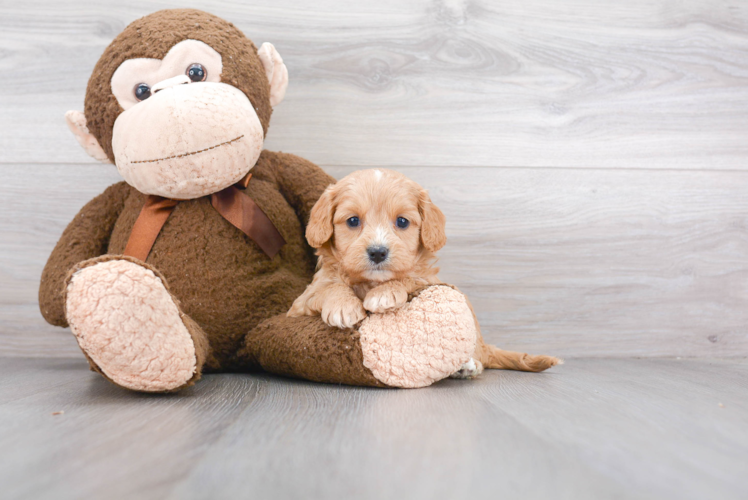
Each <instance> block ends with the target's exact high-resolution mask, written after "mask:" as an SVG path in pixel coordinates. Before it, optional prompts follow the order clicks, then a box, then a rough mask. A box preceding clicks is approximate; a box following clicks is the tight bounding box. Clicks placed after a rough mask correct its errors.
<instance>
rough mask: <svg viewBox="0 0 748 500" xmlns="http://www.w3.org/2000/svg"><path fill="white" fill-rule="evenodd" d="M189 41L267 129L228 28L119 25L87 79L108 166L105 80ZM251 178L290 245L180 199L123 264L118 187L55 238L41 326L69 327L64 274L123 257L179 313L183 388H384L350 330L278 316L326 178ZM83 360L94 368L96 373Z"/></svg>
mask: <svg viewBox="0 0 748 500" xmlns="http://www.w3.org/2000/svg"><path fill="white" fill-rule="evenodd" d="M186 39H194V40H200V41H202V42H205V43H207V44H208V45H210V46H211V47H213V48H214V49H215V50H216V51H218V53H219V54H221V56H222V64H223V73H222V75H221V82H223V83H227V84H230V85H233V86H234V87H236V88H237V89H239V90H241V91H243V92H244V93H245V94H246V95H247V97H248V98H249V100H250V102H251V103H252V105H253V107H254V108H255V110H256V112H257V115H258V117H259V119H260V122H261V124H262V128H263V131H264V132H265V133H266V132H267V128H268V125H269V120H270V115H271V113H272V108H271V106H270V101H269V90H270V86H269V83H268V80H267V75H266V73H265V70H264V67H263V65H262V63H261V61H260V60H259V57H258V55H257V49H256V47H255V45H254V44H253V43H252V42H251V41H250V40H248V39H247V38H246V37H244V35H243V34H242V33H241V32H240V31H239V30H238V29H236V28H235V27H234V26H233V25H232V24H231V23H229V22H226V21H224V20H222V19H219V18H217V17H215V16H212V15H210V14H206V13H204V12H200V11H195V10H171V11H161V12H157V13H155V14H151V15H150V16H147V17H145V18H142V19H139V20H137V21H135V22H133V23H132V24H131V25H129V26H128V27H127V28H125V30H124V31H123V32H122V34H120V35H119V36H118V37H117V38H116V39H115V40H114V41H113V42H112V44H111V45H110V46H109V47H108V48H107V49H106V50H105V52H104V54H103V55H102V57H101V59H100V60H99V62H98V64H97V65H96V68H95V70H94V72H93V74H92V76H91V79H90V81H89V85H88V89H87V93H86V103H85V106H86V108H85V115H86V120H87V126H88V129H89V130H90V132H91V134H92V135H93V136H94V137H95V138H96V139H97V140H98V142H99V144H100V146H101V147H102V149H103V150H104V151H105V153H106V154H107V156H108V157H109V158H110V159H112V160H113V159H114V156H113V152H112V144H111V142H112V128H113V125H114V122H115V120H116V119H117V116H118V115H119V114H120V113H122V111H123V110H122V108H121V107H120V105H119V103H118V102H117V100H116V98H115V97H114V96H113V95H112V90H111V85H110V81H111V77H112V74H113V73H114V71H115V70H116V69H117V67H118V66H119V65H120V64H121V63H122V62H123V61H125V60H127V59H131V58H140V57H146V58H161V57H163V56H164V55H165V54H166V53H167V52H168V50H169V49H170V48H171V47H172V46H173V45H175V44H176V43H179V42H181V41H183V40H186ZM252 174H253V176H252V180H251V182H250V184H249V187H248V189H247V191H246V193H247V195H249V196H250V197H251V198H252V199H253V200H254V201H255V202H256V203H257V205H258V206H259V207H260V208H261V209H262V210H263V211H264V212H265V213H266V214H267V216H268V217H269V218H270V220H271V221H272V222H273V224H274V225H275V227H276V228H277V229H278V231H279V232H280V233H281V235H282V236H283V238H284V239H285V241H286V245H285V246H283V247H282V249H281V251H280V253H279V254H278V255H276V256H275V257H274V258H273V259H269V258H268V257H267V255H266V254H265V253H264V252H263V251H262V250H261V249H260V248H259V247H258V246H257V244H256V243H255V242H254V241H252V240H251V239H250V238H248V237H247V236H245V234H244V233H242V232H241V231H240V230H239V229H237V228H236V227H234V226H233V225H231V223H229V222H228V221H227V220H226V219H224V218H223V217H222V216H221V215H220V214H219V213H218V212H217V211H216V210H215V209H214V208H213V207H212V205H211V203H210V197H209V196H204V197H202V198H196V199H191V200H185V201H180V202H179V204H178V205H177V206H176V207H175V209H174V210H173V212H172V213H171V215H170V216H169V218H168V220H167V221H166V223H165V225H164V226H163V228H162V229H161V231H160V233H159V235H158V237H157V239H156V241H155V243H154V245H153V247H152V250H151V252H150V254H149V255H148V257H147V259H146V261H145V262H141V261H138V260H137V259H133V258H129V257H123V256H122V255H121V254H122V253H123V251H124V249H125V246H126V244H127V241H128V238H129V236H130V233H131V230H132V227H133V225H134V223H135V220H136V219H137V217H138V214H139V213H140V210H141V208H142V207H143V205H144V202H145V195H143V194H142V193H140V192H138V191H137V190H136V189H135V188H133V187H131V186H130V185H128V184H126V183H124V182H120V183H118V184H115V185H113V186H111V187H109V188H108V189H107V190H106V191H104V193H102V194H101V195H99V196H98V197H96V198H95V199H93V200H92V201H91V202H89V203H88V204H86V205H85V206H84V207H83V209H81V211H80V212H79V213H78V215H76V217H75V218H74V219H73V221H72V222H71V223H70V224H69V225H68V227H67V228H66V229H65V231H64V233H63V234H62V236H61V238H60V240H59V242H58V243H57V245H56V247H55V249H54V250H53V252H52V255H51V256H50V258H49V260H48V262H47V265H46V266H45V268H44V271H43V274H42V279H41V284H40V289H39V305H40V309H41V311H42V314H43V315H44V317H45V318H46V319H47V321H49V322H50V323H52V324H54V325H59V326H66V325H67V319H66V311H65V306H66V298H65V293H66V282H67V281H66V280H68V279H69V278H70V277H71V275H72V273H73V272H75V271H76V270H78V269H82V268H85V267H88V266H90V267H91V269H84V270H83V271H81V272H86V271H91V270H95V269H96V267H94V266H96V265H97V264H100V263H101V262H103V261H105V260H111V259H126V260H129V261H131V262H135V263H136V264H138V265H142V266H144V267H146V268H148V269H150V270H152V271H153V272H154V273H155V275H156V276H157V277H158V278H159V279H160V280H161V281H162V282H163V283H164V285H165V287H166V290H167V292H168V294H169V296H170V297H171V298H172V300H173V302H174V304H175V305H176V306H177V308H178V310H179V318H180V319H181V320H182V322H183V323H184V325H185V327H186V329H187V331H188V333H189V334H190V337H191V339H192V342H193V344H194V347H195V357H196V364H197V367H196V371H195V373H194V376H193V377H192V379H191V380H189V381H188V382H187V385H189V384H191V383H194V382H195V381H196V380H197V379H198V378H199V377H200V374H201V373H202V371H203V370H248V369H254V368H265V369H267V370H269V371H273V372H275V373H280V374H285V375H289V376H295V377H303V378H307V379H310V380H316V381H321V382H335V383H346V384H358V385H370V386H382V385H384V384H383V383H382V382H381V381H380V380H378V379H377V378H375V377H374V375H373V374H372V372H371V371H370V370H369V369H368V368H366V367H365V366H364V361H363V360H364V358H365V357H366V354H365V353H364V351H363V349H362V345H361V341H360V337H359V333H358V332H357V331H355V330H340V329H337V328H333V327H329V326H327V325H325V324H324V323H323V322H322V321H321V320H320V319H319V318H310V317H304V318H288V317H286V315H285V311H287V310H288V309H289V307H290V306H291V303H292V302H293V300H294V299H295V298H296V297H297V296H298V295H299V294H301V293H302V292H303V290H304V289H305V287H306V286H307V285H308V284H309V282H310V281H311V278H312V275H313V272H314V265H315V257H314V254H313V251H312V249H311V248H310V246H309V245H308V244H307V242H306V240H305V227H306V225H307V223H308V221H309V218H310V214H311V212H312V207H313V206H314V204H315V202H316V201H317V200H318V199H319V197H320V195H322V193H323V191H324V190H325V188H326V187H327V186H328V185H330V184H332V183H333V182H334V179H333V178H331V177H330V176H328V175H327V174H325V173H324V172H323V171H322V170H321V169H320V168H319V167H317V166H316V165H314V164H312V163H310V162H308V161H306V160H303V159H301V158H298V157H296V156H293V155H289V154H283V153H272V152H268V151H263V152H262V154H261V155H260V158H259V160H258V161H257V163H256V165H255V166H254V168H253V169H252ZM442 236H443V235H442ZM431 237H433V238H435V239H434V240H433V241H432V242H427V239H428V237H426V238H424V239H423V243H424V246H425V247H426V248H429V246H430V245H432V244H433V245H437V244H438V241H439V234H437V233H434V234H432V235H431ZM429 241H431V240H429ZM442 244H443V243H442ZM438 246H440V245H438ZM432 251H433V249H432ZM167 300H168V299H167ZM73 304H75V303H74V302H73ZM71 307H75V305H73V306H71ZM92 307H93V306H92ZM79 310H81V309H76V311H79ZM101 311H103V312H104V313H111V315H110V316H109V317H108V319H111V318H116V316H115V313H116V312H117V311H116V308H115V309H113V310H108V309H106V308H105V309H103V310H98V311H97V312H101ZM471 345H472V344H471ZM84 354H85V355H86V357H87V358H89V361H90V363H91V366H92V368H93V369H95V370H97V371H100V372H102V371H103V370H102V369H100V367H98V366H96V363H95V362H94V361H93V360H91V358H90V356H89V354H88V353H85V352H84ZM494 357H495V356H494ZM443 375H444V376H447V375H449V373H444V374H443ZM182 387H184V385H183V386H182ZM179 388H180V387H173V388H172V389H179Z"/></svg>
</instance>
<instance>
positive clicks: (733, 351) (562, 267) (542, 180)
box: [0, 165, 748, 357]
mask: <svg viewBox="0 0 748 500" xmlns="http://www.w3.org/2000/svg"><path fill="white" fill-rule="evenodd" d="M5 168H6V172H8V174H9V175H8V180H7V181H6V185H5V187H6V188H7V189H8V190H9V191H10V193H12V194H10V193H9V195H8V196H2V197H0V210H2V212H3V213H4V214H6V217H4V218H2V219H0V233H2V234H4V235H7V237H6V238H3V239H2V240H0V277H2V281H3V283H4V285H5V286H3V287H2V289H0V320H2V323H3V324H4V326H3V330H2V333H1V334H0V352H2V353H3V354H4V355H15V356H30V355H40V356H65V357H66V356H80V354H79V353H78V350H77V347H76V345H75V343H74V341H73V339H72V338H70V336H69V335H67V334H65V333H63V330H60V329H56V328H52V327H49V326H47V325H45V324H44V322H43V320H42V318H41V316H40V314H39V311H38V306H37V302H36V301H37V288H38V279H39V276H40V275H41V270H42V267H43V265H44V263H45V261H46V258H47V256H48V255H49V252H50V251H51V249H52V248H53V246H54V244H55V243H56V241H57V238H58V237H59V234H60V233H61V232H62V230H63V229H64V227H65V226H66V225H67V223H68V222H69V221H70V220H71V219H72V217H73V215H74V214H75V212H76V211H77V210H78V208H79V207H80V206H81V205H82V204H84V203H85V202H86V201H88V199H90V198H92V197H93V196H95V195H96V194H98V193H99V192H101V191H102V190H103V189H104V187H105V186H106V185H107V184H108V183H111V182H115V181H117V180H119V179H118V177H117V174H116V170H115V169H114V167H112V166H95V165H85V166H73V165H64V166H49V165H20V166H14V167H8V166H6V167H5ZM353 169H354V168H353V167H349V168H340V167H336V168H328V171H329V172H330V173H331V174H332V175H334V176H336V177H342V176H344V175H345V174H347V173H348V172H350V171H352V170H353ZM400 170H401V171H402V172H403V173H405V174H406V175H408V176H409V177H411V178H413V179H414V180H416V181H417V182H420V183H421V184H422V185H424V186H427V187H428V188H430V191H431V195H432V199H433V200H434V202H435V203H436V204H437V205H438V206H439V207H440V208H441V209H442V210H443V211H444V212H445V213H446V214H447V236H448V243H447V246H446V247H445V248H444V249H443V250H442V251H441V252H440V253H439V255H440V262H439V266H440V268H441V270H442V271H441V273H440V277H441V278H442V279H443V280H445V281H447V282H449V283H453V284H455V285H457V286H458V287H460V289H462V290H463V291H464V292H465V293H466V294H467V295H468V297H469V298H470V299H471V301H472V303H473V305H474V306H475V309H476V312H477V314H478V319H479V320H480V322H481V325H482V328H483V334H484V337H485V338H486V339H487V340H488V341H490V342H493V343H495V344H497V345H500V346H502V347H504V348H507V349H514V350H522V351H526V352H536V353H548V354H555V355H560V356H704V357H709V356H742V357H745V356H748V335H746V324H748V308H747V307H744V304H745V303H746V300H748V288H746V280H747V279H748V260H747V259H746V256H747V255H748V218H747V216H746V214H748V197H746V196H745V193H746V192H748V173H743V172H699V171H669V170H658V171H641V170H586V169H578V170H572V169H492V168H483V169H481V168H463V169H459V170H451V169H438V168H437V169H435V168H417V167H413V168H405V169H400ZM46 200H53V203H47V202H46Z"/></svg>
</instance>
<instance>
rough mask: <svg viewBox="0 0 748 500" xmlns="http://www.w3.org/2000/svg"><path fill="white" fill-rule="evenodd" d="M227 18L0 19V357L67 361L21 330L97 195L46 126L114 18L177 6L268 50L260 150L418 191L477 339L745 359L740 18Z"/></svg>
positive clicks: (747, 22)
mask: <svg viewBox="0 0 748 500" xmlns="http://www.w3.org/2000/svg"><path fill="white" fill-rule="evenodd" d="M127 4H129V5H127ZM248 4H251V5H248ZM248 4H244V3H238V2H225V1H218V0H203V1H200V2H197V1H192V0H180V1H179V2H163V1H151V2H147V3H143V2H123V1H112V0H107V1H101V2H95V3H94V2H89V1H83V0H66V1H65V2H54V1H52V0H46V1H24V2H14V1H10V0H2V1H0V169H1V170H0V171H1V172H2V176H1V177H0V214H1V215H0V355H11V356H21V355H40V356H63V357H65V356H78V355H79V354H78V353H77V351H76V346H75V344H74V342H73V341H72V338H71V336H70V335H69V334H68V333H67V332H66V331H64V330H60V329H54V328H52V327H49V326H47V325H46V324H45V323H44V322H43V320H42V319H41V316H40V314H39V312H38V307H37V303H36V292H37V286H38V279H39V275H40V273H41V269H42V267H43V265H44V262H45V260H46V258H47V256H48V254H49V252H50V250H51V249H52V247H53V246H54V243H55V241H56V239H57V237H58V236H59V234H60V233H61V231H62V230H63V228H64V227H65V225H66V224H67V223H68V222H69V220H70V219H71V218H72V216H73V215H74V214H75V212H76V211H77V210H78V209H79V208H80V207H81V206H82V205H83V204H84V203H85V202H86V201H87V200H89V199H90V198H91V197H93V196H94V195H96V194H97V193H99V192H100V191H101V190H102V189H103V188H104V187H106V186H107V185H109V184H111V183H113V182H116V181H117V180H119V178H118V175H117V173H116V170H115V169H114V168H113V167H112V166H103V165H98V164H96V163H95V162H94V161H93V160H91V159H90V158H88V157H87V156H86V155H85V153H84V152H83V151H82V150H81V149H80V148H79V147H78V145H77V143H76V141H75V140H74V139H73V137H72V135H71V134H70V133H69V132H68V130H67V129H66V127H65V124H64V120H63V114H64V112H65V111H66V110H68V109H82V105H83V95H84V91H85V87H86V82H87V79H88V76H89V74H90V72H91V70H92V68H93V65H94V64H95V62H96V61H97V59H98V57H99V56H100V54H101V52H102V51H103V49H104V48H105V47H106V45H108V43H109V42H110V41H111V40H112V38H113V37H114V36H115V35H116V34H117V33H118V32H120V31H121V30H122V29H123V28H124V27H125V26H126V25H127V24H128V23H129V22H130V21H132V20H134V19H136V18H138V17H140V16H142V15H145V14H147V13H149V12H152V11H155V10H158V9H161V8H170V7H196V8H202V9H204V10H208V11H210V12H213V13H215V14H217V15H220V16H222V17H224V18H226V19H228V20H230V21H232V22H234V23H235V24H236V25H237V26H239V27H240V28H241V29H242V30H243V31H244V32H245V33H246V34H247V35H248V36H249V37H250V38H252V39H253V40H254V41H255V42H257V43H258V44H259V43H261V42H264V41H270V42H273V43H274V44H275V45H276V47H277V48H278V50H279V51H280V53H281V54H282V55H283V57H284V59H285V61H286V64H287V66H288V69H289V73H290V78H291V81H290V86H289V91H288V94H287V96H286V100H285V101H284V102H283V103H282V104H281V105H280V106H279V107H278V108H277V110H276V112H275V114H274V116H273V121H272V125H271V130H270V133H269V136H268V140H267V143H266V147H267V148H268V149H271V150H283V151H287V152H292V153H295V154H298V155H300V156H303V157H305V158H308V159H310V160H312V161H314V162H316V163H318V164H319V165H321V166H322V167H323V168H325V169H326V170H327V171H328V172H330V173H331V174H333V175H335V176H336V177H341V176H343V175H345V174H346V173H348V172H350V171H353V170H356V169H360V168H369V167H385V168H393V169H396V170H399V171H402V172H403V173H405V174H406V175H409V176H411V177H412V178H414V179H415V180H416V181H418V182H420V183H421V184H422V185H424V186H425V187H427V188H428V189H430V191H431V193H432V198H433V199H434V201H435V202H436V203H437V204H438V205H439V206H440V207H441V208H442V209H443V211H444V212H445V213H446V214H447V217H448V236H449V243H448V245H447V247H446V248H445V249H444V250H443V251H442V252H441V267H442V275H441V276H442V278H443V279H445V280H446V281H449V282H452V283H454V284H456V285H458V286H460V287H461V288H462V289H463V290H464V291H465V292H466V293H467V294H468V295H469V296H470V298H471V300H472V301H473V303H474V305H475V307H476V310H477V312H478V316H479V319H480V320H481V323H482V325H483V328H484V335H485V337H486V338H487V339H489V340H490V341H492V342H495V343H497V344H500V345H501V346H503V347H505V348H512V349H518V350H528V351H533V352H546V353H553V354H558V355H562V356H706V357H708V356H743V357H744V356H748V304H747V300H748V217H747V214H748V172H746V170H747V169H748V165H746V163H747V161H746V160H748V140H747V139H748V2H745V1H743V0H733V1H730V0H679V1H675V0H647V1H643V0H631V1H626V2H620V1H618V0H616V1H612V0H608V1H600V0H566V1H563V2H560V1H556V0H523V1H501V2H499V1H491V0H475V1H472V0H471V1H462V0H444V1H438V0H409V1H407V2H406V1H402V0H366V1H357V2H348V1H342V0H340V1H334V0H319V1H315V2H304V1H300V0H255V1H253V2H249V3H248Z"/></svg>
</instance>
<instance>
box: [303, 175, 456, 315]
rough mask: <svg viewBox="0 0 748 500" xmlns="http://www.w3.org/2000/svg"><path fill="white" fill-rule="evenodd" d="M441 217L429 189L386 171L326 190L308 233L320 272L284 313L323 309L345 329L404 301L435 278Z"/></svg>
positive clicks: (443, 238)
mask: <svg viewBox="0 0 748 500" xmlns="http://www.w3.org/2000/svg"><path fill="white" fill-rule="evenodd" d="M444 223H445V219H444V214H443V213H442V212H441V210H439V209H438V208H437V207H436V205H434V204H433V203H432V202H431V199H430V198H429V195H428V193H427V192H426V190H425V189H423V188H421V186H419V185H418V184H416V183H415V182H413V181H412V180H410V179H408V178H407V177H405V176H404V175H402V174H399V173H397V172H393V171H391V170H361V171H358V172H354V173H352V174H350V175H348V176H347V177H345V178H343V179H341V180H340V181H338V183H337V184H334V185H332V186H330V187H328V188H327V190H326V191H325V192H324V194H322V197H320V199H319V201H318V202H317V204H316V205H315V206H314V208H313V209H312V213H311V217H310V219H309V225H308V226H307V230H306V237H307V240H308V241H309V244H310V245H311V246H313V247H314V248H317V249H318V251H317V255H319V262H318V264H317V267H318V271H317V274H315V275H314V280H313V281H312V284H311V285H309V287H308V288H307V289H306V291H305V292H304V293H303V294H302V295H301V296H300V297H299V298H298V299H296V301H295V302H294V303H293V306H292V307H291V310H290V311H289V313H288V315H289V316H303V315H314V314H320V315H321V316H322V320H323V321H324V322H325V323H327V324H328V325H331V326H337V327H338V328H350V327H352V326H354V325H355V324H356V323H358V322H359V321H361V320H363V319H364V318H365V317H366V311H369V312H373V313H382V312H386V311H389V310H392V309H395V308H398V307H401V306H403V305H404V304H405V303H406V302H407V300H408V294H409V293H410V292H412V291H415V290H416V289H417V288H419V287H421V286H423V285H429V284H436V283H440V281H439V279H438V278H437V275H436V274H437V272H438V271H439V270H438V269H437V268H435V267H433V263H434V262H435V260H436V257H435V255H434V252H436V251H437V250H439V249H440V248H441V247H443V246H444V244H445V243H446V241H447V237H446V235H445V233H444Z"/></svg>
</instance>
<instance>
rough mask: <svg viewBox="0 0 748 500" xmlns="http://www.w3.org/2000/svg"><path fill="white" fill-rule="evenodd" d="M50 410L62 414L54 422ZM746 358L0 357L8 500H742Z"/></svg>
mask: <svg viewBox="0 0 748 500" xmlns="http://www.w3.org/2000/svg"><path fill="white" fill-rule="evenodd" d="M57 412H64V413H61V414H57V415H55V413H57ZM746 421H748V361H746V360H698V361H695V360H685V359H681V360H678V359H628V360H623V359H576V360H571V361H569V362H568V363H567V364H565V365H563V366H561V367H558V368H557V369H554V370H552V371H550V372H547V373H544V374H528V373H517V372H509V371H491V372H488V373H486V374H484V375H483V376H482V377H481V378H479V379H478V380H474V381H456V380H447V381H442V382H440V383H438V384H436V385H434V386H433V387H431V388H428V389H421V390H377V389H366V388H351V387H339V386H329V385H321V384H313V383H308V382H302V381H296V380H289V379H283V378H278V377H274V376H269V375H265V374H255V375H245V374H242V375H231V374H221V375H210V376H206V377H205V379H204V380H203V381H201V382H200V383H199V384H198V385H197V386H196V387H194V388H191V389H189V390H187V391H185V392H183V393H180V394H178V395H143V394H135V393H129V392H126V391H123V390H121V389H119V388H117V387H114V386H113V385H111V384H109V383H108V382H106V381H105V380H103V379H102V378H101V377H100V376H98V375H96V374H94V373H91V372H89V371H87V366H86V364H85V362H83V360H82V359H25V358H4V359H1V360H0V485H2V493H0V496H2V498H3V499H28V498H34V499H47V498H49V499H55V500H64V499H68V498H107V499H118V498H139V499H150V498H153V499H163V498H173V499H192V498H195V499H197V498H274V499H286V498H288V499H295V498H305V499H316V498H357V499H358V498H382V499H387V498H408V499H411V498H423V499H433V498H456V499H464V498H563V499H566V498H568V499H575V500H581V499H607V498H617V499H635V498H636V499H640V498H659V499H677V500H684V499H685V500H687V499H707V498H709V499H712V498H719V499H722V500H725V499H744V498H746V497H748V474H746V473H747V472H748V425H746Z"/></svg>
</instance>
